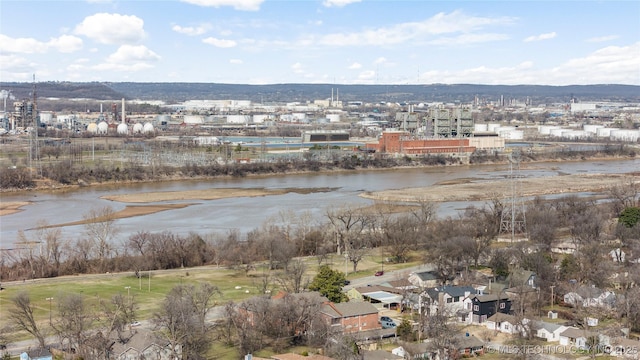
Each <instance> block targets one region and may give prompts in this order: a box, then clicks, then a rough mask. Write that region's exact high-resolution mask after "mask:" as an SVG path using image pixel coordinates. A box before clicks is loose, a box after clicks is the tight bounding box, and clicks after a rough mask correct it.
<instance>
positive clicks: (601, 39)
mask: <svg viewBox="0 0 640 360" xmlns="http://www.w3.org/2000/svg"><path fill="white" fill-rule="evenodd" d="M617 38H619V36H618V35H608V36H598V37H592V38H591V39H587V42H605V41H611V40H615V39H617Z"/></svg>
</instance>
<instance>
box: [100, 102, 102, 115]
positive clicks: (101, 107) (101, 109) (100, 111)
mask: <svg viewBox="0 0 640 360" xmlns="http://www.w3.org/2000/svg"><path fill="white" fill-rule="evenodd" d="M100 115H102V103H100Z"/></svg>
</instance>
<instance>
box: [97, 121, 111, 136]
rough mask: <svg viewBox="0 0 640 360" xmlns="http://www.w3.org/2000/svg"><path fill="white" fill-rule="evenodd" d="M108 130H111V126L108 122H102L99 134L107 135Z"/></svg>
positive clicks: (99, 126) (99, 125)
mask: <svg viewBox="0 0 640 360" xmlns="http://www.w3.org/2000/svg"><path fill="white" fill-rule="evenodd" d="M107 130H109V124H107V122H106V121H101V122H100V123H99V124H98V134H106V133H107Z"/></svg>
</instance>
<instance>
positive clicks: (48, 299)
mask: <svg viewBox="0 0 640 360" xmlns="http://www.w3.org/2000/svg"><path fill="white" fill-rule="evenodd" d="M45 300H47V301H48V302H49V326H51V301H52V300H53V298H52V297H48V298H46V299H45Z"/></svg>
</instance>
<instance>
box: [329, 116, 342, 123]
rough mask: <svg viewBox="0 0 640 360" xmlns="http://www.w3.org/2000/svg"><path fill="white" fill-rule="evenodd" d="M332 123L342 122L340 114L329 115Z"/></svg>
mask: <svg viewBox="0 0 640 360" xmlns="http://www.w3.org/2000/svg"><path fill="white" fill-rule="evenodd" d="M327 119H329V122H330V123H337V122H340V114H327Z"/></svg>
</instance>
